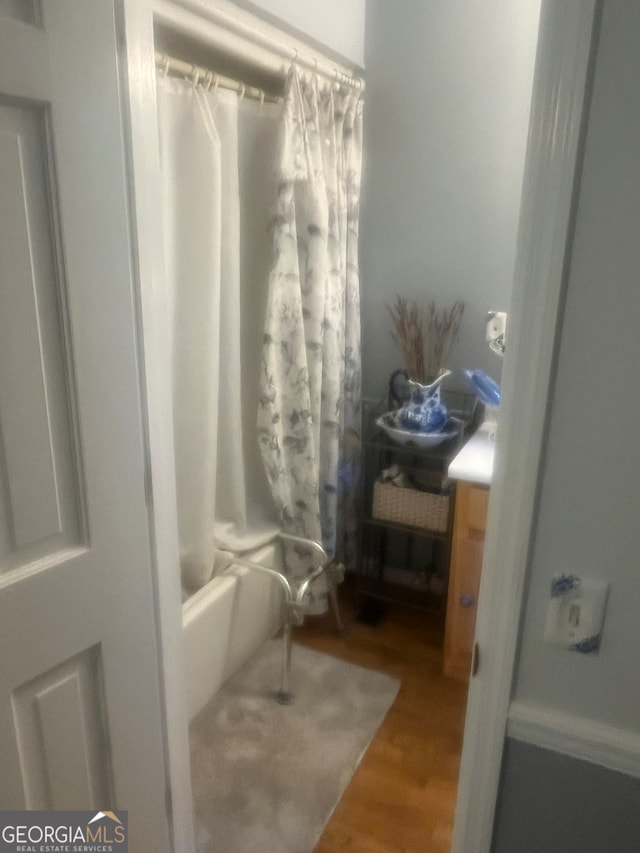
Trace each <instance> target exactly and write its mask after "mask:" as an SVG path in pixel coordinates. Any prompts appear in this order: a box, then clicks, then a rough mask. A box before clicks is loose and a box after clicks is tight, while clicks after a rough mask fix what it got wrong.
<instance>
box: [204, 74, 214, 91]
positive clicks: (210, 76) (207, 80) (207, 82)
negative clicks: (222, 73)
mask: <svg viewBox="0 0 640 853" xmlns="http://www.w3.org/2000/svg"><path fill="white" fill-rule="evenodd" d="M212 84H213V71H207V73H206V75H205V78H204V83H203V86H206V89H207V92H208V91H209V90H210V89H211V86H212Z"/></svg>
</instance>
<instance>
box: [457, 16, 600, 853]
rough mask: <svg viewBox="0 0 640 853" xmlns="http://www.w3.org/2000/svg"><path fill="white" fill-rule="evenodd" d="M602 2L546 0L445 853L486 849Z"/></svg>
mask: <svg viewBox="0 0 640 853" xmlns="http://www.w3.org/2000/svg"><path fill="white" fill-rule="evenodd" d="M600 2H601V0H542V3H541V10H540V27H539V35H538V47H537V54H536V67H535V73H534V82H533V92H532V109H531V116H530V127H529V139H528V145H527V154H526V160H525V173H524V180H523V194H522V203H521V210H520V224H519V231H518V244H517V253H516V264H515V273H514V284H513V292H512V297H511V306H510V313H509V332H508V336H507V337H508V341H507V352H506V357H505V360H504V370H503V373H502V403H501V409H502V411H501V418H502V420H501V424H500V428H499V436H498V443H497V446H496V458H495V466H494V475H493V482H492V486H491V496H490V501H489V518H488V526H487V537H486V543H485V552H484V560H483V567H482V580H481V585H480V593H479V607H478V615H477V622H476V642H477V644H478V649H479V670H478V674H477V675H476V676H475V677H473V678H472V679H471V683H470V687H469V696H468V705H467V717H466V723H465V733H464V745H463V752H462V763H461V768H460V777H459V783H458V803H457V809H456V821H455V828H454V836H453V846H452V851H453V853H470V851H472V850H473V851H474V853H489V851H490V849H491V841H492V835H493V825H494V815H495V810H496V805H497V801H498V788H499V781H500V771H501V764H502V752H503V746H504V742H505V737H506V729H507V723H508V719H509V709H510V704H511V696H512V684H513V680H514V672H515V666H516V662H517V647H518V638H519V631H520V625H521V620H522V616H523V614H524V609H525V605H526V592H525V584H526V575H527V568H528V562H529V549H530V544H531V538H532V532H533V530H534V529H535V524H536V518H537V497H538V490H539V486H540V464H541V461H542V459H543V454H544V447H545V440H546V434H547V428H548V413H549V404H550V399H551V392H552V388H553V377H554V373H555V363H556V359H557V349H558V343H559V337H560V331H561V329H560V325H561V320H562V310H563V298H564V290H565V285H566V278H567V272H568V262H569V258H570V250H571V243H572V236H573V227H574V218H575V205H576V200H577V194H578V190H579V184H580V176H579V170H580V167H581V159H582V147H583V141H584V135H585V121H586V116H587V112H588V98H589V95H590V81H591V70H592V65H593V62H592V60H593V54H594V46H595V41H596V33H597V23H598V19H599V9H600Z"/></svg>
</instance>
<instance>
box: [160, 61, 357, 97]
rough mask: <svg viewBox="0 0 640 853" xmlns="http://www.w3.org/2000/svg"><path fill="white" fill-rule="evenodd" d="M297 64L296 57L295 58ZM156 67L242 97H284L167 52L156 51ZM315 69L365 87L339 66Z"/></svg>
mask: <svg viewBox="0 0 640 853" xmlns="http://www.w3.org/2000/svg"><path fill="white" fill-rule="evenodd" d="M293 62H294V64H295V59H294V60H293ZM156 68H158V69H159V70H161V71H163V72H164V73H166V74H171V73H172V74H178V75H180V76H182V77H189V78H191V79H192V80H194V81H196V82H199V83H204V84H208V85H209V86H210V87H211V86H220V87H221V88H223V89H231V90H232V91H234V92H239V93H240V94H241V96H242V97H245V98H252V99H253V100H256V101H264V102H266V103H271V104H277V103H279V102H280V101H281V100H282V98H281V97H277V96H275V95H268V94H267V93H266V92H264V91H263V90H262V89H258V88H256V87H255V86H247V85H245V84H244V83H242V82H240V81H239V80H234V79H232V78H231V77H225V76H224V75H223V74H218V73H217V72H215V71H212V70H211V69H209V68H204V67H203V66H201V65H194V64H193V63H191V62H186V61H185V60H183V59H177V58H176V57H174V56H169V55H168V54H166V53H162V52H160V51H156ZM314 71H315V72H316V73H318V74H322V75H323V76H324V77H327V78H331V79H333V80H334V81H335V82H341V83H343V84H346V85H348V86H352V87H353V88H358V89H359V88H364V82H363V81H362V80H360V79H359V78H355V77H348V76H347V75H346V74H343V73H342V72H341V71H338V69H337V68H334V69H333V70H332V71H331V73H329V70H328V69H327V68H326V67H323V66H321V65H314Z"/></svg>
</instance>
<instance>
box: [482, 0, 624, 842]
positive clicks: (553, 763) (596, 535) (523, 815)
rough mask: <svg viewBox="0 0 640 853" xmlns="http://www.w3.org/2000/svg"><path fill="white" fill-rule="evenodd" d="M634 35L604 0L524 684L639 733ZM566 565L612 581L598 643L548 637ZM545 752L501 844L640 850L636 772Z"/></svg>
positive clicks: (517, 752)
mask: <svg viewBox="0 0 640 853" xmlns="http://www.w3.org/2000/svg"><path fill="white" fill-rule="evenodd" d="M639 44H640V4H639V3H638V2H637V0H604V4H603V18H602V27H601V35H600V41H599V46H598V50H597V54H596V66H595V78H594V90H593V99H592V104H591V113H590V118H589V124H588V129H587V136H586V147H585V159H584V168H583V173H582V180H581V186H580V196H579V202H578V211H577V221H576V233H575V240H574V244H573V248H572V254H571V261H570V271H569V280H568V290H567V297H566V306H565V312H564V319H563V323H562V328H561V338H560V347H559V354H558V364H557V377H556V380H555V389H554V392H553V397H552V408H551V414H550V426H549V433H548V444H547V448H546V458H545V461H544V465H543V469H542V483H541V496H540V512H539V518H538V522H537V526H536V529H535V531H534V542H533V553H532V562H531V566H530V576H529V581H528V594H527V601H526V613H525V620H524V624H523V632H522V642H521V649H520V654H519V660H518V663H517V669H516V684H515V699H516V700H517V701H518V702H520V703H525V704H526V703H532V704H535V705H538V706H543V708H546V709H548V710H551V711H553V710H555V709H560V710H562V712H563V713H573V714H575V715H577V716H580V717H584V718H587V719H590V720H591V721H595V722H596V723H604V724H606V725H608V726H611V727H613V729H614V732H615V734H616V735H617V736H619V737H621V738H627V739H628V740H629V742H630V743H631V744H632V745H633V744H634V743H636V744H637V743H638V740H637V738H638V737H639V736H640V712H639V708H640V677H639V675H638V659H639V658H638V648H639V647H640V618H639V616H638V602H640V565H639V560H638V557H639V555H640V523H639V520H640V488H639V486H640V444H639V443H638V435H639V424H640V382H639V379H638V371H639V369H640V328H639V327H640V145H639V142H638V141H639V140H640V97H639V94H638V91H639V90H638V81H639V80H640V51H639V50H638V45H639ZM555 571H565V572H575V573H578V574H583V575H586V576H593V577H598V578H604V579H606V580H608V581H609V582H610V584H611V589H610V595H609V603H608V608H607V615H606V621H605V626H604V634H603V640H602V646H601V649H600V652H599V654H597V655H587V656H582V655H579V654H576V653H574V652H569V651H565V650H562V649H557V648H555V647H553V646H549V645H546V644H545V643H544V642H543V639H542V635H543V627H544V618H545V612H546V607H547V601H548V594H549V582H550V577H551V574H552V573H553V572H555ZM634 738H635V740H634ZM599 746H604V747H605V748H606V743H605V744H599V743H596V744H594V748H596V749H597V748H598V747H599ZM537 752H538V751H536V750H535V749H534V751H533V752H532V748H528V747H525V746H523V745H517V746H516V745H515V744H510V745H509V747H508V749H507V753H506V759H505V766H504V779H503V786H502V793H501V796H500V805H499V810H498V820H497V824H496V850H497V851H500V853H502V851H505V853H513V851H517V853H525V851H529V850H531V851H534V850H535V851H536V853H538V851H545V853H556V851H557V853H567V851H573V850H575V851H580V853H602V851H609V850H611V851H616V853H620V851H634V853H635V851H637V850H640V808H639V806H640V801H639V793H638V791H639V786H640V783H639V782H638V780H637V779H634V778H631V777H629V776H626V777H625V776H621V775H620V774H611V773H609V772H607V771H604V770H603V769H602V768H595V769H594V768H593V767H592V766H590V765H586V764H582V763H580V762H574V761H572V760H570V759H567V758H566V757H563V756H561V755H559V754H557V753H551V754H549V753H547V754H544V755H542V754H537ZM528 833H531V834H532V835H531V838H532V839H533V840H532V841H531V840H529V835H528Z"/></svg>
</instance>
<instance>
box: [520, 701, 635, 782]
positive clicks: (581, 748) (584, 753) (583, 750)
mask: <svg viewBox="0 0 640 853" xmlns="http://www.w3.org/2000/svg"><path fill="white" fill-rule="evenodd" d="M507 735H508V736H509V737H510V738H512V739H513V740H519V741H521V742H522V743H528V744H531V745H532V746H537V747H539V748H541V749H551V750H553V751H554V752H559V753H561V754H562V755H568V756H570V757H571V758H577V759H579V760H580V761H588V762H590V763H591V764H597V765H599V766H600V767H606V768H607V769H608V770H615V771H616V772H618V773H624V774H625V775H626V776H633V777H634V778H635V779H640V734H638V732H635V731H632V730H631V729H620V728H618V727H617V726H610V725H607V724H606V723H601V722H599V721H597V720H590V719H589V718H588V717H578V716H577V715H576V714H570V713H567V712H566V711H559V710H558V709H557V708H549V707H547V706H545V705H536V704H534V703H533V702H512V703H511V707H510V708H509V719H508V723H507Z"/></svg>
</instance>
